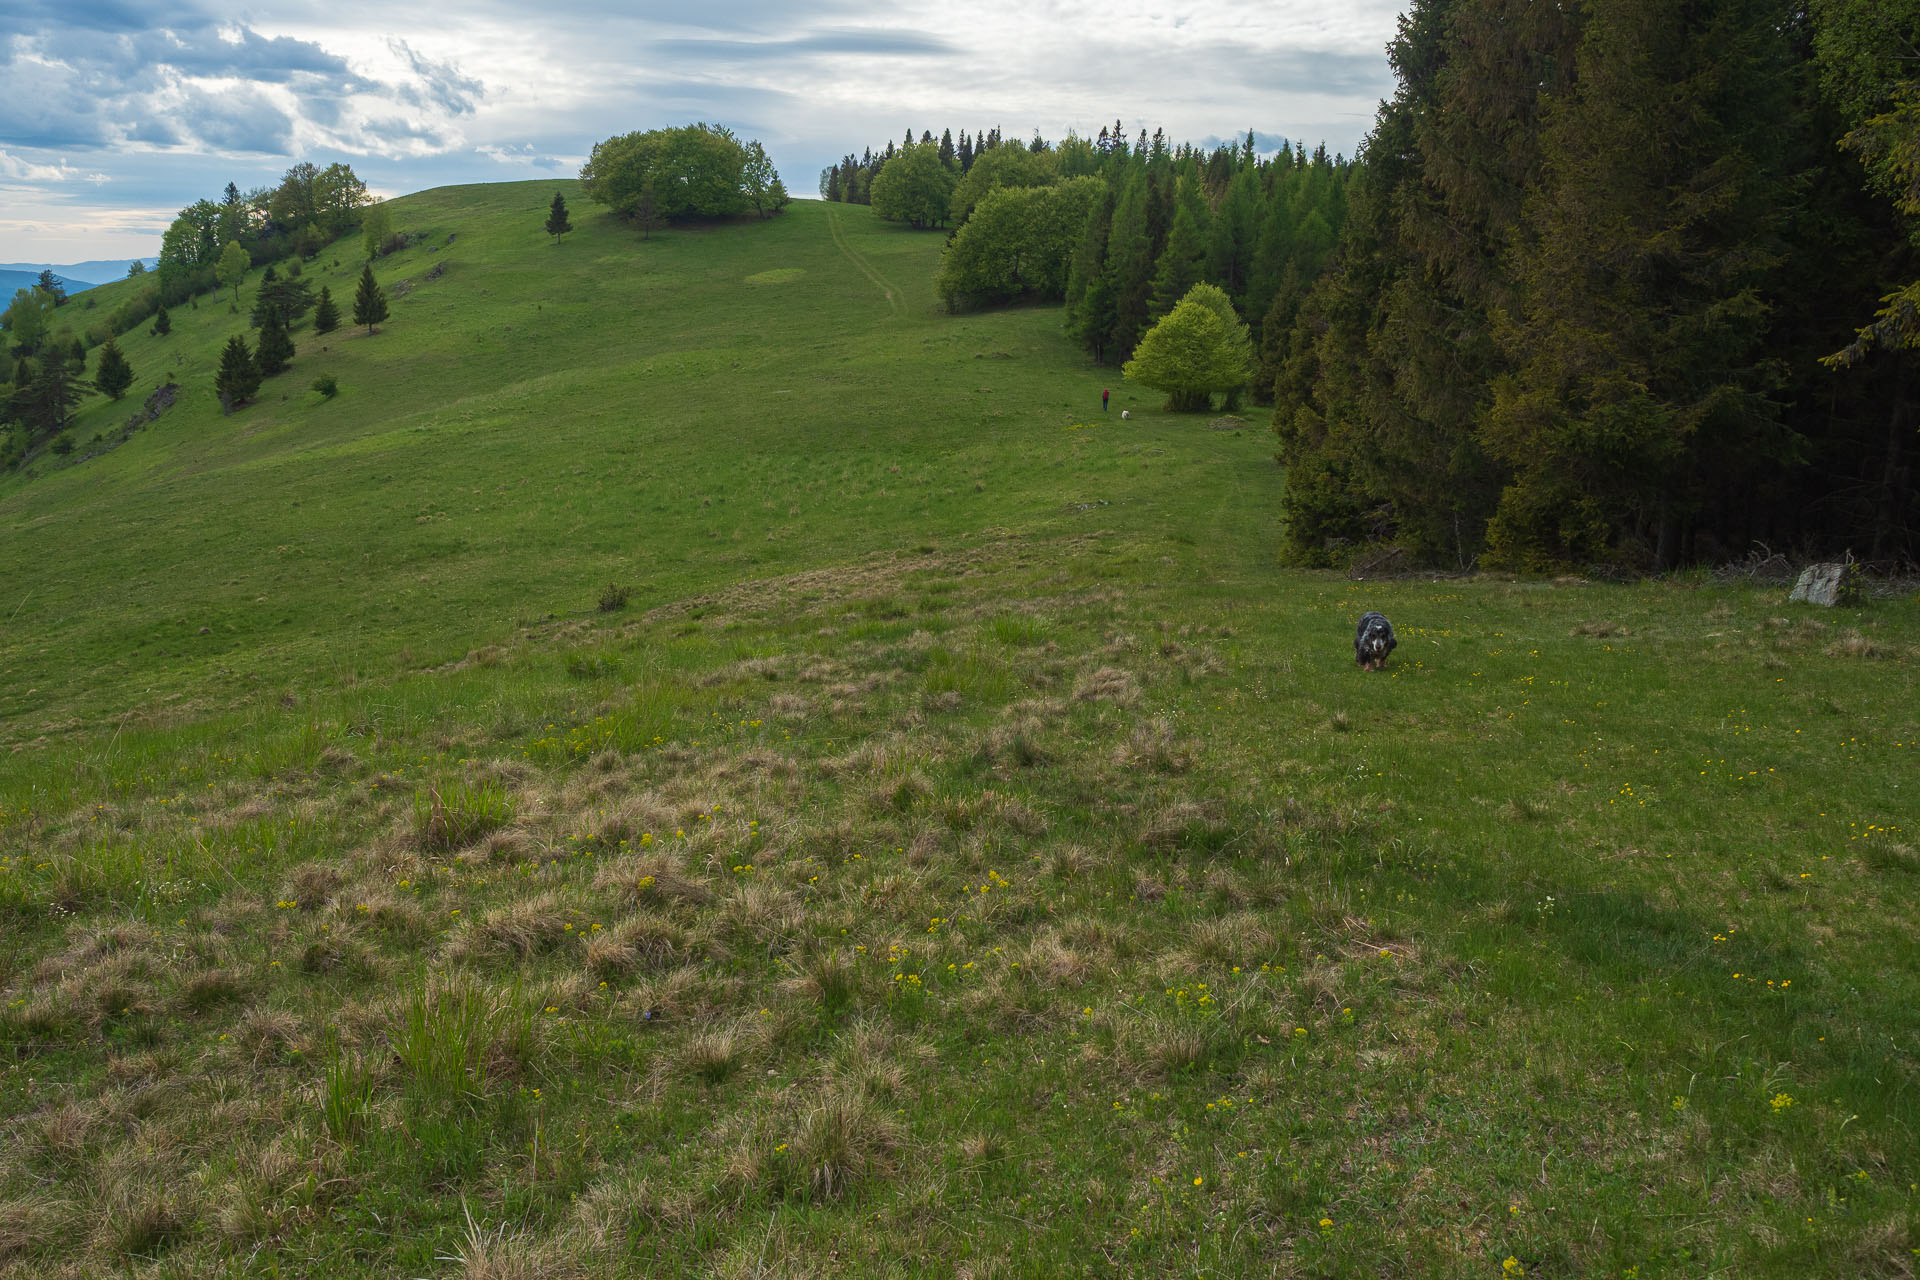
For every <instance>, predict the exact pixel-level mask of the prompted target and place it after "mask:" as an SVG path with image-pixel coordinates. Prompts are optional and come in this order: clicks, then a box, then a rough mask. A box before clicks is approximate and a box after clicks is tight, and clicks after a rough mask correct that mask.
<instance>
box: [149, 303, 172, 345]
mask: <svg viewBox="0 0 1920 1280" xmlns="http://www.w3.org/2000/svg"><path fill="white" fill-rule="evenodd" d="M172 332H173V320H172V319H171V318H170V317H169V316H168V315H167V309H166V307H165V306H162V307H161V308H160V309H159V310H158V311H156V312H154V313H153V336H154V337H156V338H164V337H166V336H167V335H168V334H170V333H172Z"/></svg>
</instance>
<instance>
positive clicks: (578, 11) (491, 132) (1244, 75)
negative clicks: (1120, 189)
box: [0, 0, 1399, 256]
mask: <svg viewBox="0 0 1920 1280" xmlns="http://www.w3.org/2000/svg"><path fill="white" fill-rule="evenodd" d="M199 3H200V0H171V3H170V4H169V5H168V6H167V7H166V8H164V9H163V10H162V11H161V12H162V13H164V15H165V16H164V17H161V18H156V19H153V20H151V21H149V19H148V18H147V17H146V11H145V10H143V9H140V8H137V7H135V6H133V5H131V4H129V3H127V0H15V3H14V4H13V5H9V6H8V7H9V9H10V10H11V12H10V13H9V14H8V16H7V17H6V18H4V19H0V147H4V148H6V150H5V151H4V152H0V177H6V178H9V179H11V180H13V181H16V182H20V183H24V184H29V185H32V184H44V185H45V186H46V187H47V188H48V189H51V188H52V187H53V186H55V185H57V184H60V183H71V182H73V181H74V180H75V178H74V175H75V172H76V168H75V166H84V167H85V168H86V169H87V170H89V171H97V172H99V173H101V174H109V175H113V177H114V179H115V181H114V183H112V184H109V186H108V188H107V191H104V192H103V197H104V198H105V199H106V200H108V201H111V200H113V199H127V200H133V201H140V200H145V199H147V198H148V197H147V195H146V194H145V193H147V192H149V191H154V192H156V193H157V190H158V188H159V184H161V183H162V182H171V183H172V186H171V187H170V188H169V189H168V194H167V196H166V197H165V199H166V200H167V201H170V202H171V203H172V204H173V206H174V207H175V208H178V207H179V206H181V205H184V204H186V203H189V202H190V201H191V200H193V199H196V198H199V197H201V196H203V195H210V194H211V193H212V192H213V191H217V190H218V189H219V187H221V186H223V185H224V184H225V183H226V181H228V180H229V176H231V179H232V180H234V181H237V182H239V183H240V184H241V185H243V186H245V185H248V184H249V183H256V184H257V183H260V182H264V181H267V180H270V179H271V177H272V175H273V173H274V172H275V171H276V170H279V169H284V168H285V166H286V165H287V164H288V163H291V162H292V161H293V160H294V159H299V158H305V159H314V160H318V161H321V162H323V163H324V162H326V161H328V160H333V159H343V160H346V161H348V162H349V163H352V164H354V165H355V167H356V169H357V170H359V171H361V173H362V176H363V178H365V179H366V180H367V181H369V182H370V183H374V184H376V185H378V186H380V187H382V188H385V189H393V190H414V189H418V188H420V187H424V186H429V185H434V184H435V183H439V182H459V181H487V180H496V179H500V178H506V177H521V176H524V177H535V176H542V175H545V174H550V173H553V172H556V171H558V172H562V173H565V172H569V171H571V169H572V168H573V167H574V166H575V165H577V163H578V158H579V157H580V156H582V155H584V154H585V153H586V152H587V151H588V150H589V149H590V148H591V147H592V146H593V144H594V143H595V142H597V141H599V140H600V139H601V138H604V137H607V136H608V135H610V134H613V133H617V132H624V131H627V130H631V129H644V128H653V127H658V126H662V125H670V124H680V123H685V122H687V121H689V120H695V119H704V120H708V121H711V122H714V123H720V124H726V125H730V126H732V127H734V128H736V129H737V130H739V131H740V132H742V133H744V134H746V135H747V136H750V137H757V138H760V139H761V140H762V141H764V142H765V143H766V144H767V147H768V150H769V151H770V152H771V154H772V155H773V158H774V161H775V163H776V164H777V165H778V166H779V167H780V168H781V169H782V171H783V174H784V176H785V177H786V180H787V185H788V186H789V188H790V189H792V190H794V191H799V192H807V191H811V190H812V188H813V184H814V177H815V174H816V173H817V172H818V170H819V168H820V167H822V166H824V165H826V164H830V163H832V162H833V161H834V160H836V159H837V158H838V157H839V156H840V154H841V153H842V152H845V151H847V150H852V151H855V152H858V151H860V150H861V149H862V148H864V147H867V146H871V145H875V144H882V145H884V143H885V142H886V141H887V140H888V139H890V138H894V139H897V138H898V137H899V136H900V134H901V132H902V131H903V130H904V129H906V128H907V127H909V126H911V127H912V128H913V129H914V130H915V132H916V133H917V132H918V131H919V130H921V129H931V130H933V131H934V132H935V133H936V134H937V133H938V132H940V130H942V129H944V128H951V129H953V130H954V131H955V132H956V133H958V132H959V131H960V130H962V129H965V130H967V131H968V132H975V131H977V130H980V129H986V128H993V127H996V126H997V127H1000V128H1001V129H1002V130H1003V131H1004V132H1005V133H1007V134H1008V135H1009V136H1020V137H1026V136H1029V135H1030V134H1031V132H1032V131H1033V130H1035V129H1036V128H1037V129H1039V130H1040V131H1041V132H1043V133H1044V134H1045V135H1046V136H1048V137H1050V138H1057V137H1059V136H1061V135H1062V134H1064V133H1065V132H1066V131H1067V130H1069V129H1075V130H1077V131H1079V132H1081V133H1083V134H1084V133H1091V132H1097V131H1098V130H1099V129H1100V128H1101V127H1102V126H1104V125H1110V124H1111V123H1112V121H1113V120H1114V118H1115V117H1116V116H1119V117H1120V118H1121V119H1122V120H1123V122H1124V123H1125V125H1126V127H1127V129H1128V130H1129V132H1132V131H1135V130H1137V129H1139V128H1140V127H1142V126H1144V127H1146V128H1147V129H1149V130H1151V129H1154V128H1164V129H1165V130H1166V133H1167V135H1168V136H1169V137H1171V138H1173V139H1176V140H1188V139H1192V140H1200V139H1205V138H1208V137H1229V136H1237V135H1241V134H1243V133H1244V131H1245V130H1246V129H1248V128H1252V129H1256V130H1259V131H1261V132H1262V133H1267V134H1275V135H1282V136H1285V137H1289V138H1294V139H1301V140H1304V141H1306V142H1307V143H1309V144H1313V143H1317V142H1320V141H1322V140H1324V141H1326V143H1327V144H1328V146H1329V148H1330V149H1333V150H1339V151H1344V152H1347V153H1349V154H1351V153H1352V152H1353V151H1354V149H1355V147H1356V145H1357V144H1358V142H1359V140H1360V138H1361V136H1362V135H1363V134H1364V132H1365V130H1366V129H1367V127H1368V125H1369V122H1370V120H1371V118H1372V114H1373V110H1374V106H1375V102H1376V100H1377V99H1378V98H1379V97H1381V96H1383V95H1385V94H1386V93H1388V92H1390V90H1391V87H1392V79H1391V74H1390V72H1389V70H1388V67H1387V62H1386V57H1385V53H1384V46H1385V44H1386V42H1387V40H1388V39H1389V38H1390V37H1391V36H1392V34H1393V29H1394V19H1395V16H1396V14H1397V12H1398V9H1399V4H1398V2H1397V0H1346V2H1345V3H1340V4H1329V3H1326V0H1311V2H1309V0H976V3H974V4H971V5H968V6H964V7H955V6H954V5H952V4H951V0H890V2H889V3H886V4H880V3H877V2H876V0H807V2H805V3H795V2H794V0H702V2H701V3H699V4H697V5H689V4H687V3H686V2H685V0H582V2H581V3H578V4H571V5H567V6H554V5H550V4H549V5H544V6H535V5H532V4H529V3H526V0H469V3H466V4H463V5H462V6H461V8H460V11H459V12H458V14H457V15H453V14H449V13H447V12H446V11H444V10H433V9H421V8H418V7H414V8H406V7H401V6H395V5H393V4H391V2H390V0H379V2H378V3H376V0H257V2H256V3H252V4H250V5H249V6H248V7H247V8H246V9H244V10H242V11H240V12H241V13H242V14H243V15H244V16H243V17H242V18H240V19H238V20H236V19H234V18H233V17H231V16H228V15H229V14H231V13H232V11H230V10H228V11H222V12H221V13H219V14H216V13H213V12H202V11H199V10H198V5H199ZM143 157H145V158H146V160H143ZM160 157H165V158H166V160H167V162H168V163H167V166H166V167H165V171H164V172H162V170H161V167H160V166H157V165H155V164H151V163H147V161H150V160H153V159H157V158H160ZM135 173H138V174H139V178H138V180H137V181H132V180H130V179H131V175H133V174H135ZM202 174H204V175H206V176H205V177H204V178H202V177H201V176H200V175H202ZM123 179H129V180H128V181H124V182H123ZM135 187H138V188H139V190H138V191H137V192H136V191H135V190H134V189H133V188H135ZM109 193H111V194H109ZM43 256H53V255H43ZM81 256H96V255H84V254H83V255H81Z"/></svg>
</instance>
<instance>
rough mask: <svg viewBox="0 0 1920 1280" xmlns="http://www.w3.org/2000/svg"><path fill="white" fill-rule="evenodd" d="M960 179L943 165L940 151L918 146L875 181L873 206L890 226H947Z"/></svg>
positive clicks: (895, 159)
mask: <svg viewBox="0 0 1920 1280" xmlns="http://www.w3.org/2000/svg"><path fill="white" fill-rule="evenodd" d="M959 181H960V179H959V178H958V176H957V175H955V173H954V172H953V170H952V169H951V168H949V167H948V166H947V165H945V164H944V163H942V162H941V160H940V150H939V148H938V147H937V146H936V145H935V144H933V143H931V142H916V143H914V144H913V145H912V146H910V147H902V148H901V149H900V151H899V152H898V153H897V154H896V155H895V156H894V157H893V159H891V160H889V161H887V164H886V167H885V168H884V169H882V170H881V171H880V173H879V175H878V176H877V177H875V178H874V180H873V188H872V191H871V193H870V203H871V204H872V205H873V211H874V212H875V213H877V214H879V215H880V216H881V217H883V218H885V219H886V220H887V221H888V222H904V223H906V224H907V225H908V226H910V227H915V228H918V229H922V230H924V229H926V228H929V227H937V226H940V225H942V224H943V223H945V222H946V221H947V219H948V217H949V209H950V205H951V202H952V199H953V189H954V187H955V186H957V185H958V184H959Z"/></svg>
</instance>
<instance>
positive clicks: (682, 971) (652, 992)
mask: <svg viewBox="0 0 1920 1280" xmlns="http://www.w3.org/2000/svg"><path fill="white" fill-rule="evenodd" d="M707 995H708V992H707V986H706V975H705V974H703V973H702V972H701V970H700V969H699V967H697V966H695V965H682V966H681V967H680V968H678V969H673V970H670V971H668V972H666V973H662V974H659V975H657V976H654V977H650V978H648V979H646V980H644V981H642V982H640V983H638V984H636V985H635V986H634V989H633V990H632V991H630V992H628V993H627V994H626V995H624V996H622V997H621V998H620V1004H619V1006H618V1007H619V1011H620V1015H621V1016H622V1017H626V1018H631V1019H633V1020H634V1021H636V1022H658V1021H673V1022H678V1021H680V1020H682V1019H690V1018H692V1017H694V1016H696V1015H697V1014H700V1013H702V1012H704V1011H706V1010H707V1009H708V1008H709V1007H710V1002H709V1001H708V999H707Z"/></svg>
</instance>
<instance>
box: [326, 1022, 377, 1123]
mask: <svg viewBox="0 0 1920 1280" xmlns="http://www.w3.org/2000/svg"><path fill="white" fill-rule="evenodd" d="M325 1053H326V1074H325V1076H324V1078H323V1080H322V1082H321V1084H322V1092H321V1104H320V1110H321V1118H322V1119H323V1120H325V1121H326V1125H327V1132H328V1133H329V1134H331V1135H332V1137H333V1139H334V1141H336V1142H349V1141H351V1140H352V1139H354V1138H355V1137H357V1136H358V1135H359V1133H360V1130H361V1127H362V1126H363V1125H364V1124H365V1123H366V1119H367V1112H368V1110H369V1109H370V1108H371V1107H372V1105H373V1065H372V1064H371V1063H370V1062H368V1061H367V1059H366V1058H364V1057H361V1056H359V1055H357V1054H355V1055H349V1054H348V1053H347V1051H346V1050H345V1049H343V1048H342V1047H341V1045H340V1037H339V1035H338V1033H337V1032H329V1033H328V1034H327V1039H326V1049H325Z"/></svg>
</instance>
